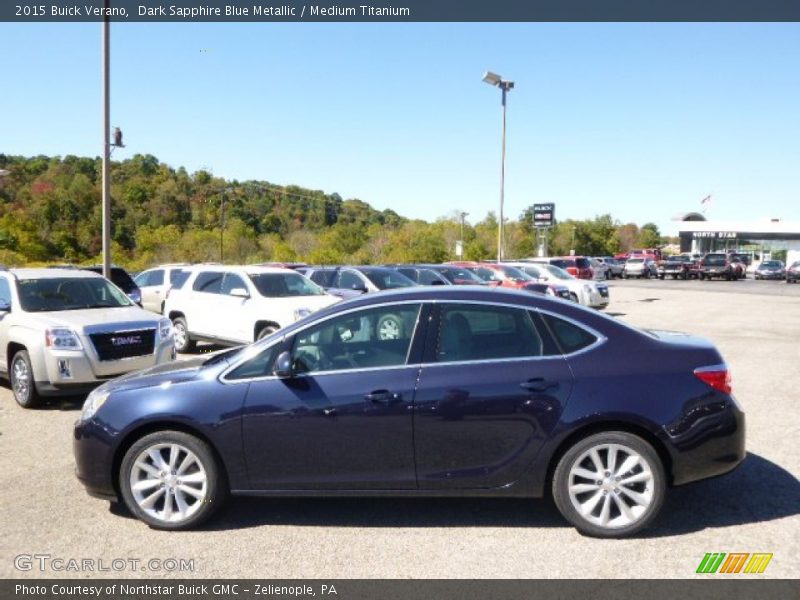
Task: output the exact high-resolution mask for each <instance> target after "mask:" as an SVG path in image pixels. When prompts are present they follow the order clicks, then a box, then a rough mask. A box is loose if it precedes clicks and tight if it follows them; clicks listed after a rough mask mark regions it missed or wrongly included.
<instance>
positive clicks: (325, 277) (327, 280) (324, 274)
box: [310, 271, 336, 288]
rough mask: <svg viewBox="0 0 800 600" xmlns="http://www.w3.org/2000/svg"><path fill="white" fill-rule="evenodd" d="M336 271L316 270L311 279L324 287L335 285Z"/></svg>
mask: <svg viewBox="0 0 800 600" xmlns="http://www.w3.org/2000/svg"><path fill="white" fill-rule="evenodd" d="M335 276H336V271H314V272H313V273H311V278H310V279H311V281H313V282H314V283H316V284H317V285H321V286H322V287H324V288H329V287H333V278H334V277H335Z"/></svg>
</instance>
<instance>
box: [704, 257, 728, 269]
mask: <svg viewBox="0 0 800 600" xmlns="http://www.w3.org/2000/svg"><path fill="white" fill-rule="evenodd" d="M727 262H728V259H727V258H726V257H725V255H724V254H707V255H706V257H705V258H704V259H703V263H704V264H706V265H711V266H714V267H724V266H725V263H727Z"/></svg>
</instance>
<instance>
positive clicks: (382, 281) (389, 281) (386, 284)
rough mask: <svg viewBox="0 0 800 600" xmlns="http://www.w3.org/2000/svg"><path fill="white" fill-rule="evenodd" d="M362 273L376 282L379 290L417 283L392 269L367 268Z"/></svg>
mask: <svg viewBox="0 0 800 600" xmlns="http://www.w3.org/2000/svg"><path fill="white" fill-rule="evenodd" d="M362 273H363V274H364V275H366V276H367V279H369V280H370V281H371V282H372V283H374V284H375V287H376V288H378V289H379V290H391V289H394V288H404V287H411V286H413V285H415V283H414V281H412V280H411V279H409V278H408V277H406V276H405V275H403V274H401V273H398V272H397V271H392V270H391V269H365V270H364V271H362Z"/></svg>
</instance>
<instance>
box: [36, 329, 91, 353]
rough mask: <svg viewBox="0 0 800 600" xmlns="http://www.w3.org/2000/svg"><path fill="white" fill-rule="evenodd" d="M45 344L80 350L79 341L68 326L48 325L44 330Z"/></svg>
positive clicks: (52, 346) (60, 348) (51, 346)
mask: <svg viewBox="0 0 800 600" xmlns="http://www.w3.org/2000/svg"><path fill="white" fill-rule="evenodd" d="M44 339H45V346H48V347H50V348H56V349H59V350H80V349H81V348H82V347H83V346H81V341H80V339H78V334H76V333H75V332H74V331H73V330H72V329H70V328H69V327H48V328H47V329H45V331H44Z"/></svg>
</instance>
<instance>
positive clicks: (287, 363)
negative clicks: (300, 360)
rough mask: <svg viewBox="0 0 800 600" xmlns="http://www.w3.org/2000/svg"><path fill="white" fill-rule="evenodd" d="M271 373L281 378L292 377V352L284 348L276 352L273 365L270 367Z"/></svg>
mask: <svg viewBox="0 0 800 600" xmlns="http://www.w3.org/2000/svg"><path fill="white" fill-rule="evenodd" d="M272 373H273V375H275V376H276V377H280V378H281V379H290V378H292V377H294V368H293V367H292V354H291V352H288V351H287V350H284V351H283V352H281V353H280V354H278V358H276V359H275V366H274V368H273V369H272Z"/></svg>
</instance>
